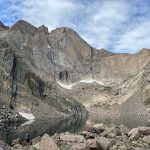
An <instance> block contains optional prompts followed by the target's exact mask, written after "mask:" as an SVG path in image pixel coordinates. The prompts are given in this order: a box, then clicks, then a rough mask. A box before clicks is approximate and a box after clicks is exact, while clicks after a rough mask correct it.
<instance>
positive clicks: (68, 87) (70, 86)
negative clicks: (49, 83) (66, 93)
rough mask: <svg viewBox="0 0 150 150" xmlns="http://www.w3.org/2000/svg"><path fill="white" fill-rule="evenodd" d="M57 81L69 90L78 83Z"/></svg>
mask: <svg viewBox="0 0 150 150" xmlns="http://www.w3.org/2000/svg"><path fill="white" fill-rule="evenodd" d="M57 83H58V84H59V85H60V86H61V87H63V88H65V89H68V90H71V89H72V87H73V86H74V85H75V84H76V83H74V84H64V83H61V82H58V81H57Z"/></svg>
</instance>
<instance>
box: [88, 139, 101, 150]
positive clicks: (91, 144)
mask: <svg viewBox="0 0 150 150" xmlns="http://www.w3.org/2000/svg"><path fill="white" fill-rule="evenodd" d="M86 145H87V147H88V148H95V149H98V148H99V147H100V146H99V144H98V142H97V141H96V140H95V139H88V140H87V141H86Z"/></svg>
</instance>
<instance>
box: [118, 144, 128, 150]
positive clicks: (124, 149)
mask: <svg viewBox="0 0 150 150" xmlns="http://www.w3.org/2000/svg"><path fill="white" fill-rule="evenodd" d="M118 150H128V149H127V147H126V146H125V145H122V146H118Z"/></svg>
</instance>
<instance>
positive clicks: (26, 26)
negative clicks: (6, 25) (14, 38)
mask: <svg viewBox="0 0 150 150" xmlns="http://www.w3.org/2000/svg"><path fill="white" fill-rule="evenodd" d="M11 29H12V30H20V31H21V32H23V33H30V34H35V32H36V31H37V28H36V27H34V26H33V25H32V24H30V23H28V22H26V21H24V20H18V21H17V22H16V23H15V24H14V25H13V26H11Z"/></svg>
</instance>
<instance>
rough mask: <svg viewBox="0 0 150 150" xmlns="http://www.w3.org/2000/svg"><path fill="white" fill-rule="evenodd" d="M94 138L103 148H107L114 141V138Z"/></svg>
mask: <svg viewBox="0 0 150 150" xmlns="http://www.w3.org/2000/svg"><path fill="white" fill-rule="evenodd" d="M96 139H97V142H98V143H99V144H100V146H101V147H102V148H103V149H109V148H111V147H112V146H113V145H114V144H115V143H116V141H115V140H114V139H108V138H105V137H100V136H98V137H97V138H96Z"/></svg>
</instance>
